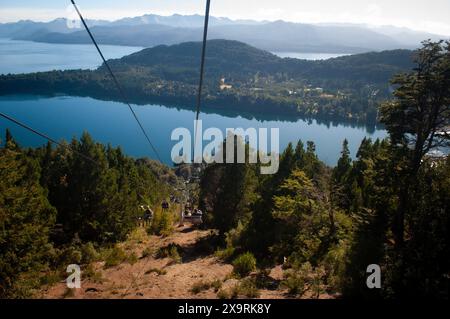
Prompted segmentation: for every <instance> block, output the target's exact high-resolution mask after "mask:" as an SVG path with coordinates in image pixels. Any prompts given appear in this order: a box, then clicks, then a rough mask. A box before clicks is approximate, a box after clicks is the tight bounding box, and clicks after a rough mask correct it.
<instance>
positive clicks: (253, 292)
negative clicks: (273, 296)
mask: <svg viewBox="0 0 450 319" xmlns="http://www.w3.org/2000/svg"><path fill="white" fill-rule="evenodd" d="M239 294H240V295H243V296H245V297H248V298H259V296H260V295H261V294H260V293H259V290H258V287H257V283H256V281H255V280H254V279H251V278H246V279H244V280H243V281H242V282H241V284H240V285H239Z"/></svg>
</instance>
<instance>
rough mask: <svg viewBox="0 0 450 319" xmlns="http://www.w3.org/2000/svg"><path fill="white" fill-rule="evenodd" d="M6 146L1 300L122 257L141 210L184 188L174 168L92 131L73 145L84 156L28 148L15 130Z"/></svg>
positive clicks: (0, 203) (1, 170)
mask: <svg viewBox="0 0 450 319" xmlns="http://www.w3.org/2000/svg"><path fill="white" fill-rule="evenodd" d="M2 142H3V143H2V147H1V149H0V229H1V231H0V297H2V298H5V297H16V298H17V297H29V296H31V295H32V294H33V293H34V292H35V289H37V288H39V287H40V285H42V284H48V283H50V282H52V280H55V278H56V280H59V278H61V274H64V272H65V267H67V265H69V264H73V263H77V264H80V263H86V262H89V260H90V259H93V258H96V257H95V256H96V255H98V253H100V252H103V254H104V255H105V256H106V258H116V257H117V256H116V257H115V255H114V254H117V250H115V248H114V244H115V243H117V242H120V241H123V240H124V239H125V238H126V237H127V235H128V234H129V233H130V232H131V231H132V230H133V229H135V228H136V227H137V219H136V218H137V217H138V216H139V217H140V216H142V214H143V213H142V212H141V211H140V210H139V206H140V205H151V206H152V207H153V208H155V207H159V205H160V203H161V201H162V200H165V199H166V198H168V197H169V195H170V194H174V187H176V186H177V183H178V181H177V177H176V176H175V174H174V173H173V172H171V170H170V169H169V168H161V166H160V165H155V164H152V162H150V161H148V160H147V161H136V160H134V159H132V158H129V157H127V156H126V155H124V154H123V152H122V151H121V149H120V148H112V147H111V146H103V145H101V144H98V143H95V142H94V141H93V140H92V139H91V137H90V136H89V135H88V134H84V135H83V136H82V137H81V139H80V140H79V141H78V140H72V141H71V142H70V146H71V148H72V149H73V150H75V151H77V152H79V153H74V152H72V151H70V150H68V149H67V148H66V147H62V146H59V147H57V148H54V147H52V146H51V145H50V144H48V145H47V146H45V147H41V148H37V149H23V148H21V147H20V146H19V145H18V144H17V142H15V140H14V138H13V137H12V136H11V134H10V133H9V131H7V133H6V140H5V141H2ZM90 159H93V160H94V161H95V162H92V161H91V160H90ZM169 181H171V183H169ZM119 253H120V251H119ZM108 256H109V257H108ZM117 258H118V257H117Z"/></svg>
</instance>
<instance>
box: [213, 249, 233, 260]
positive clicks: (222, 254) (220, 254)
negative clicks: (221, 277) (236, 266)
mask: <svg viewBox="0 0 450 319" xmlns="http://www.w3.org/2000/svg"><path fill="white" fill-rule="evenodd" d="M234 253H235V249H234V247H227V248H225V249H221V250H217V251H216V252H215V256H216V257H217V258H219V259H220V260H223V261H228V260H230V259H231V258H232V257H233V256H234Z"/></svg>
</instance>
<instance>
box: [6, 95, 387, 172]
mask: <svg viewBox="0 0 450 319" xmlns="http://www.w3.org/2000/svg"><path fill="white" fill-rule="evenodd" d="M133 107H134V109H135V111H136V113H137V115H138V116H139V118H140V120H141V122H142V123H143V125H144V127H145V129H146V130H147V132H148V134H149V135H150V138H151V139H152V141H153V143H154V144H155V146H156V148H157V150H158V152H159V153H160V155H161V157H162V158H163V161H164V162H165V163H167V164H171V159H170V154H171V150H172V147H173V145H175V143H176V142H175V141H171V134H172V130H174V129H175V128H178V127H185V128H188V129H189V130H190V131H191V132H193V131H194V128H193V125H194V122H193V121H194V118H195V113H194V112H193V111H192V110H186V109H178V108H173V107H166V106H162V105H143V106H141V105H140V106H138V105H134V106H133ZM0 111H1V112H3V113H6V114H8V115H10V116H13V117H15V118H16V119H18V120H19V121H21V122H23V123H25V124H27V125H29V126H31V127H33V128H35V129H37V130H39V131H41V132H43V133H45V134H48V135H49V136H50V137H52V138H55V139H57V140H59V139H65V140H69V139H71V138H72V137H79V136H80V135H81V134H82V133H83V131H88V132H89V133H90V134H91V135H92V136H93V137H94V138H95V139H96V140H98V141H101V142H102V143H105V144H106V143H111V144H112V145H114V146H118V145H120V146H122V148H123V149H124V150H125V152H126V153H127V154H129V155H132V156H135V157H143V156H148V157H152V158H155V156H154V154H153V152H152V151H151V149H150V148H149V146H148V144H147V143H146V140H145V138H144V136H143V135H142V133H141V131H140V129H139V127H138V126H137V124H136V122H135V121H134V119H133V117H132V115H131V113H130V111H129V109H128V107H127V106H126V105H125V104H123V103H118V102H110V101H100V100H95V99H92V98H84V97H69V96H60V97H51V98H48V97H37V96H7V97H0ZM201 119H202V120H203V129H206V128H208V127H217V128H220V129H221V130H222V132H226V129H227V128H239V127H241V128H244V129H247V128H249V127H254V128H268V129H269V131H270V128H279V129H280V146H281V148H282V149H283V148H285V147H286V146H287V144H288V143H289V142H293V143H297V141H298V140H299V139H301V140H303V141H304V142H306V141H314V142H315V143H316V148H317V154H318V155H319V157H320V159H321V160H323V161H324V162H326V163H327V164H329V165H335V164H336V162H337V160H338V158H339V156H340V151H341V146H342V142H343V140H344V139H345V138H347V139H348V141H349V146H350V149H351V152H352V155H355V153H356V151H357V149H358V147H359V145H360V143H361V140H362V139H363V138H364V137H371V138H373V139H376V138H384V137H385V136H386V132H385V131H384V130H376V129H375V130H368V129H367V128H364V127H351V126H347V125H343V124H335V125H327V124H323V123H318V122H317V121H316V120H312V121H306V120H302V119H297V120H289V121H288V120H280V119H270V118H267V119H255V118H252V117H243V116H240V115H238V116H235V115H231V114H218V113H213V112H211V113H207V114H202V115H201ZM6 127H8V128H10V129H11V131H12V133H13V135H14V136H15V138H16V139H17V140H18V142H19V143H20V144H21V145H23V146H38V145H42V144H44V143H45V142H46V141H45V140H43V139H42V138H40V137H38V136H35V135H33V134H32V133H29V132H28V131H26V130H24V129H22V128H20V127H17V126H15V125H14V124H11V123H9V122H7V121H6V120H4V119H2V118H0V129H1V131H0V132H1V133H0V136H2V137H3V136H4V130H5V128H6ZM224 135H225V133H224Z"/></svg>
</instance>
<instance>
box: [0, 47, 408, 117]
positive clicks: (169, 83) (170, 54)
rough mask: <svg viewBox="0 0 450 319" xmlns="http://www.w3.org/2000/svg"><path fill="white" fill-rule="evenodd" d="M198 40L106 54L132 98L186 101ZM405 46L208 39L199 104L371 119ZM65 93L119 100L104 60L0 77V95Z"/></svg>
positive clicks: (192, 90) (401, 67)
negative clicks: (298, 52)
mask: <svg viewBox="0 0 450 319" xmlns="http://www.w3.org/2000/svg"><path fill="white" fill-rule="evenodd" d="M200 50H201V44H200V43H198V42H189V43H183V44H179V45H173V46H158V47H154V48H150V49H145V50H142V51H140V52H137V53H134V54H131V55H129V56H126V57H123V58H122V59H118V60H112V61H110V64H111V67H112V69H113V70H114V72H115V73H116V75H117V77H118V79H119V81H120V82H121V84H122V85H123V86H124V88H125V89H126V92H127V93H128V95H129V96H130V97H132V102H133V103H139V104H142V103H152V102H153V103H154V102H163V103H168V104H177V105H181V106H184V107H193V105H194V101H195V94H196V87H197V81H198V75H199V63H200V61H199V56H200V52H201V51H200ZM412 55H413V52H412V51H407V50H394V51H386V52H380V53H366V54H360V55H354V56H346V57H340V58H336V59H330V60H326V61H306V60H297V59H288V58H286V59H282V58H279V57H277V56H275V55H273V54H271V53H269V52H266V51H262V50H259V49H256V48H253V47H251V46H249V45H246V44H244V43H240V42H236V41H226V40H212V41H209V42H208V48H207V56H206V69H205V70H206V71H205V72H206V73H205V80H206V81H205V90H204V92H205V94H204V99H205V106H206V107H207V108H222V109H233V110H240V111H243V112H250V113H254V114H270V113H271V114H287V115H293V116H300V115H301V116H310V117H316V118H327V119H336V120H353V121H359V122H362V123H375V122H376V114H377V106H376V105H377V103H378V102H381V101H383V100H384V99H386V98H388V97H389V96H390V94H391V90H390V86H389V79H390V78H391V77H392V76H393V75H394V74H396V73H399V72H402V71H406V70H408V69H410V68H411V67H412V59H411V58H412ZM16 93H27V94H31V93H34V94H56V93H63V94H70V95H82V96H86V95H87V96H93V97H96V98H103V99H115V100H120V97H119V95H118V92H117V90H116V89H115V87H114V84H113V82H112V80H111V79H110V78H109V76H108V74H107V73H106V69H105V67H104V66H103V67H100V68H99V69H98V70H96V71H82V70H73V71H53V72H44V73H34V74H21V75H5V76H0V94H1V95H5V94H16Z"/></svg>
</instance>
